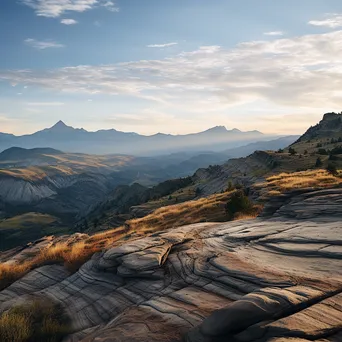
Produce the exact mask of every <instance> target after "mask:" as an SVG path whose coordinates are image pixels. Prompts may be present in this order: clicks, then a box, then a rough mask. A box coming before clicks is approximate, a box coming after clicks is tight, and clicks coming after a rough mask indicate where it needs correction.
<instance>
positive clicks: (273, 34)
mask: <svg viewBox="0 0 342 342" xmlns="http://www.w3.org/2000/svg"><path fill="white" fill-rule="evenodd" d="M284 34H285V33H284V32H283V31H270V32H265V33H264V35H265V36H283V35H284Z"/></svg>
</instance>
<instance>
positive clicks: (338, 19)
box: [309, 13, 342, 28]
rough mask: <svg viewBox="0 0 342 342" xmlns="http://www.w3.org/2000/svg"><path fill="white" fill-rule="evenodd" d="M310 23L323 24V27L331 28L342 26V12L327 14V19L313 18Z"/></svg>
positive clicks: (314, 24)
mask: <svg viewBox="0 0 342 342" xmlns="http://www.w3.org/2000/svg"><path fill="white" fill-rule="evenodd" d="M309 24H310V25H313V26H323V27H329V28H338V27H342V14H338V13H332V14H326V18H325V19H322V20H311V21H309Z"/></svg>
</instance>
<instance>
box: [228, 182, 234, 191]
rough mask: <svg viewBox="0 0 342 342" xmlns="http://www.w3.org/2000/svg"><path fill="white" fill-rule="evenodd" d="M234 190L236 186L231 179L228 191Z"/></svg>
mask: <svg viewBox="0 0 342 342" xmlns="http://www.w3.org/2000/svg"><path fill="white" fill-rule="evenodd" d="M233 190H235V187H234V185H233V183H232V181H229V182H228V187H227V191H233Z"/></svg>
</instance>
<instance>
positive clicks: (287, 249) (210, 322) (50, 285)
mask: <svg viewBox="0 0 342 342" xmlns="http://www.w3.org/2000/svg"><path fill="white" fill-rule="evenodd" d="M341 198H342V192H341V189H336V190H331V189H330V190H325V191H322V190H321V191H309V192H304V193H303V194H300V195H294V196H293V197H292V198H291V199H290V201H289V202H288V203H286V205H283V206H281V207H280V209H279V210H278V212H277V215H273V216H271V217H269V218H268V219H265V218H259V219H254V220H242V221H237V222H228V223H200V224H197V225H194V224H192V225H188V226H182V227H181V228H176V227H175V228H173V229H169V230H165V231H159V230H158V228H157V226H155V228H154V229H152V230H150V231H146V228H143V227H141V230H140V229H139V226H136V227H135V229H136V231H132V232H130V231H129V230H128V231H127V230H125V229H118V230H114V231H108V232H105V233H102V234H97V235H94V236H92V237H89V236H87V235H75V236H74V237H64V238H59V239H56V240H55V241H54V240H53V239H52V238H46V239H43V240H41V241H38V242H37V243H35V244H33V245H31V246H28V247H27V248H26V249H23V250H19V251H18V250H13V251H9V252H6V253H3V254H2V255H0V258H1V261H2V264H0V273H1V279H2V280H3V281H4V279H6V278H4V276H6V275H9V274H10V273H9V272H12V274H13V272H15V271H16V272H24V273H23V274H25V273H26V272H28V271H29V270H30V268H31V271H30V272H29V273H28V274H27V275H26V276H24V277H23V278H21V280H20V281H17V282H14V283H13V280H11V281H10V282H8V283H7V285H5V286H4V285H3V284H4V282H3V283H2V285H3V287H5V288H4V289H3V290H2V291H1V292H0V312H2V313H3V314H2V316H0V324H2V327H3V328H2V330H0V334H1V333H2V334H4V333H7V332H8V329H9V326H8V324H6V317H13V319H14V318H15V317H17V316H15V313H16V312H17V313H20V312H24V309H23V308H24V307H23V304H22V303H25V302H26V303H27V304H26V307H27V306H28V305H31V306H34V307H36V308H37V309H38V310H41V311H42V312H44V311H43V309H44V307H45V306H44V304H43V303H44V302H45V303H47V302H48V303H50V305H52V306H53V307H56V308H57V307H58V308H59V312H61V313H63V315H66V316H67V317H68V320H67V321H65V322H67V325H65V326H64V328H63V334H64V336H65V335H68V336H65V337H66V338H65V339H64V341H67V342H71V341H77V342H89V341H93V342H95V341H101V340H106V341H110V342H125V341H127V342H128V341H129V342H131V341H146V338H147V336H148V340H149V341H152V342H166V341H175V342H176V341H181V340H183V341H187V342H198V341H208V342H214V341H222V342H223V341H228V340H232V339H234V341H239V342H240V341H241V342H242V341H246V340H247V341H250V342H257V341H258V342H259V341H260V336H263V339H262V340H261V341H277V342H278V341H279V342H280V341H281V342H283V341H285V342H288V341H287V340H288V338H287V337H291V339H290V340H291V342H292V341H296V340H297V341H300V342H308V341H313V340H314V341H320V342H321V341H324V342H325V341H329V342H333V341H339V340H340V337H341V332H342V328H341V324H340V316H341V314H342V313H341V312H342V311H341V305H340V302H341V295H340V293H341V291H342V273H341V267H340V258H341V253H342V250H341V241H340V240H341V239H340V234H339V231H340V220H341V218H342V208H341V204H340V203H342V201H341ZM298 203H300V205H298ZM303 208H305V210H304V211H305V214H306V220H303V219H300V217H301V215H302V214H303ZM325 208H331V210H329V211H327V210H326V209H325ZM147 222H148V221H147ZM163 229H164V228H163ZM322 232H324V233H322ZM144 234H145V235H144ZM146 234H147V235H146ZM87 245H88V248H87V247H86V246H87ZM101 249H104V250H103V251H102V252H100V253H97V254H96V255H94V257H93V258H92V259H91V260H89V261H88V262H86V260H87V259H89V258H90V256H91V254H93V253H95V252H96V251H98V250H101ZM12 260H16V267H15V268H14V267H13V266H10V265H11V263H12V262H13V261H12ZM63 260H64V261H65V266H66V267H67V268H64V267H63V266H62V263H63ZM33 263H34V264H33ZM47 263H48V264H49V266H44V265H46V264H47ZM82 264H83V265H82ZM33 265H35V266H36V267H38V268H37V269H34V268H35V267H33V269H32V266H33ZM80 265H82V266H81V268H80V269H79V270H78V268H79V267H80ZM25 267H27V268H26V270H25ZM14 280H15V279H14ZM10 284H11V285H10ZM8 285H9V286H8ZM29 303H31V304H29ZM13 308H14V309H15V311H13V310H14V309H13ZM4 312H6V315H9V316H4V315H5V314H4ZM49 312H54V311H53V310H50V311H48V312H47V313H44V315H46V316H45V317H46V319H51V318H52V317H51V316H50V315H52V314H51V313H49ZM24 327H25V326H24V325H22V323H21V322H20V321H17V325H16V331H21V329H23V328H24ZM58 331H59V330H58ZM0 336H1V335H0ZM322 337H323V338H325V340H324V339H323V340H322V339H321V338H322Z"/></svg>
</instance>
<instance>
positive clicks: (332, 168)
mask: <svg viewBox="0 0 342 342" xmlns="http://www.w3.org/2000/svg"><path fill="white" fill-rule="evenodd" d="M326 170H327V171H328V172H329V173H330V174H332V175H333V176H337V175H338V171H337V168H336V165H335V164H331V163H330V164H329V165H328V166H327V168H326Z"/></svg>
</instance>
